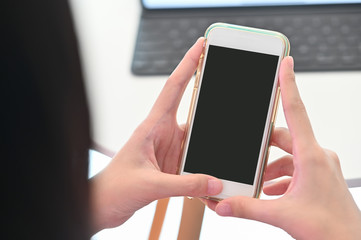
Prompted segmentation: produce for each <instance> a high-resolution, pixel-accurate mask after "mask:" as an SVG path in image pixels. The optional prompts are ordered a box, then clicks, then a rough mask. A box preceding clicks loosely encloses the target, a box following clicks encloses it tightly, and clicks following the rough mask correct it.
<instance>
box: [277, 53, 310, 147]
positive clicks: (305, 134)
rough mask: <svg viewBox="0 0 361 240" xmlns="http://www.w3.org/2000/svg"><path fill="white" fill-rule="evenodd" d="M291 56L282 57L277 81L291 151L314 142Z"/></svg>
mask: <svg viewBox="0 0 361 240" xmlns="http://www.w3.org/2000/svg"><path fill="white" fill-rule="evenodd" d="M293 65H294V63H293V58H292V57H286V58H285V59H283V61H282V63H281V68H280V75H279V82H280V87H281V97H282V104H283V111H284V114H285V118H286V121H287V125H288V128H289V130H290V133H291V136H292V140H293V145H294V147H293V151H297V149H300V148H301V149H305V148H308V147H309V146H310V144H312V143H315V142H316V140H315V137H314V134H313V130H312V126H311V123H310V120H309V118H308V115H307V111H306V108H305V106H304V104H303V102H302V99H301V97H300V94H299V91H298V88H297V85H296V80H295V73H294V71H293Z"/></svg>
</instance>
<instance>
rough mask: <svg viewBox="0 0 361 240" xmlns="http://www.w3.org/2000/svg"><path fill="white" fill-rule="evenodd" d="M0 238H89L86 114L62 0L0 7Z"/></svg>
mask: <svg viewBox="0 0 361 240" xmlns="http://www.w3.org/2000/svg"><path fill="white" fill-rule="evenodd" d="M0 9H1V10H0V11H1V12H2V13H1V14H0V18H1V21H0V24H1V25H0V79H1V85H0V86H1V87H0V89H1V94H0V95H1V97H0V102H1V103H0V104H1V105H0V106H1V108H0V109H1V124H0V128H1V132H0V134H1V143H0V144H1V151H0V154H1V155H0V156H1V157H0V158H1V170H2V173H1V185H2V188H1V196H2V201H1V202H2V211H1V214H0V216H1V218H2V221H1V222H2V229H3V231H2V232H1V235H0V236H1V238H2V239H62V240H63V239H89V237H90V233H89V198H88V195H89V190H88V180H87V174H88V149H89V145H90V133H89V128H90V127H89V126H90V124H89V114H88V109H87V105H86V96H85V91H84V87H83V82H82V72H81V67H80V61H79V56H78V49H77V41H76V37H75V33H74V27H73V24H72V19H71V14H70V10H69V6H68V4H67V1H64V0H50V1H49V0H37V1H17V0H2V2H1V3H0Z"/></svg>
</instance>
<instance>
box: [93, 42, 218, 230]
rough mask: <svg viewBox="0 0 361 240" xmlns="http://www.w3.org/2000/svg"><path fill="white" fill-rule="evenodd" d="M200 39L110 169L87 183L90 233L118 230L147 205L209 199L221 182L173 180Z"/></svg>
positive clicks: (203, 178) (201, 177)
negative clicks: (180, 117)
mask: <svg viewBox="0 0 361 240" xmlns="http://www.w3.org/2000/svg"><path fill="white" fill-rule="evenodd" d="M203 42H204V39H203V38H200V39H198V41H197V42H196V43H195V44H194V46H193V47H192V48H191V49H190V50H189V51H188V52H187V54H186V55H185V57H184V59H183V60H182V61H181V63H180V64H179V65H178V67H177V68H176V69H175V71H174V72H173V73H172V75H171V76H170V77H169V79H168V81H167V82H166V84H165V86H164V88H163V90H162V92H161V93H160V95H159V97H158V99H157V101H156V102H155V104H154V106H153V108H152V110H151V112H150V114H149V115H148V117H147V118H146V119H145V120H144V121H143V123H142V124H140V126H139V127H138V128H137V129H136V130H135V131H134V133H133V135H132V136H131V138H130V139H129V140H128V142H127V143H126V144H125V145H124V147H123V148H122V149H121V150H120V151H119V152H118V153H117V154H116V156H115V157H114V158H113V159H112V161H111V162H110V164H109V165H108V166H107V167H106V168H105V169H104V170H103V171H102V172H100V173H99V174H98V175H96V176H95V177H93V178H92V179H91V194H92V196H91V201H92V202H91V206H92V209H91V210H92V215H93V231H94V232H96V231H99V230H101V229H104V228H110V227H116V226H119V225H121V224H122V223H124V222H125V221H126V220H127V219H128V218H130V217H131V216H132V215H133V214H134V212H135V211H137V210H138V209H140V208H142V207H144V206H146V205H147V204H149V203H150V202H152V201H154V200H157V199H161V198H167V197H171V196H192V197H200V196H206V195H207V196H212V195H217V194H219V193H220V192H221V190H222V183H221V181H220V180H218V179H216V178H214V177H211V176H207V175H203V174H192V175H185V176H179V175H175V174H176V172H177V168H178V165H179V156H180V153H181V143H182V140H183V136H184V129H183V128H182V127H181V126H179V125H178V123H177V120H176V114H177V109H178V106H179V103H180V100H181V98H182V96H183V93H184V90H185V88H186V86H187V84H188V82H189V80H190V79H191V78H192V76H193V74H194V72H195V70H196V68H197V65H198V61H199V57H200V55H201V53H202V47H203Z"/></svg>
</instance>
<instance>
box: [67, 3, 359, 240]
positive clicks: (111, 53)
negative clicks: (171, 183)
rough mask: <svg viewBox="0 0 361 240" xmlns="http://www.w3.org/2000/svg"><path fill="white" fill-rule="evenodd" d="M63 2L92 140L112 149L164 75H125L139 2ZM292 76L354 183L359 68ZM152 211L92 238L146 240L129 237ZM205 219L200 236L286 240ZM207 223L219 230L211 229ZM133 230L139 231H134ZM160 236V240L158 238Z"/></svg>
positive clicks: (268, 230)
mask: <svg viewBox="0 0 361 240" xmlns="http://www.w3.org/2000/svg"><path fill="white" fill-rule="evenodd" d="M70 2H71V4H72V9H73V12H74V17H75V22H76V27H77V32H78V37H79V42H80V47H81V56H82V62H83V66H84V73H85V78H86V86H87V92H88V98H89V99H88V100H89V104H90V110H91V117H92V126H93V139H94V141H95V142H96V143H97V144H100V145H101V146H104V147H105V148H107V149H109V150H111V151H114V152H115V151H117V150H118V149H120V148H121V146H122V145H123V144H124V143H125V142H126V141H127V139H128V138H129V136H130V135H131V134H132V132H133V131H134V129H135V128H136V127H137V126H138V124H139V123H140V122H141V121H142V120H143V119H144V118H145V117H146V116H147V114H148V112H149V111H150V108H151V107H152V104H153V103H154V101H155V99H156V97H157V96H158V93H159V92H160V90H161V88H162V87H163V85H164V83H165V81H166V80H167V77H166V76H158V77H136V76H134V75H132V74H131V71H130V64H131V59H132V54H133V49H134V43H135V37H136V34H137V26H138V21H139V15H140V11H141V8H140V3H139V1H135V0H121V1H119V0H71V1H70ZM295 64H297V62H296V63H295ZM296 77H297V82H298V84H299V88H300V92H301V95H302V97H303V100H304V102H305V105H306V108H307V109H308V113H309V116H310V119H311V122H312V124H313V127H314V131H315V134H316V136H317V138H318V140H319V142H320V143H321V144H322V145H323V146H324V147H327V148H330V149H333V150H334V151H336V152H337V153H338V155H339V157H340V159H341V164H342V168H343V172H344V175H345V177H346V178H347V179H349V180H352V179H361V170H360V169H361V161H360V160H361V159H360V158H361V157H360V156H361V154H359V152H360V151H361V150H360V149H361V137H360V136H361V127H360V123H361V107H359V105H360V103H361V94H359V91H360V90H361V71H359V72H335V73H330V72H323V73H296ZM192 86H193V83H192V81H191V83H190V85H189V87H188V88H187V90H186V92H185V95H184V98H183V100H182V103H181V106H180V108H179V112H178V119H179V121H180V122H185V119H186V117H187V113H188V105H189V102H190V97H191V88H192ZM279 110H280V111H279V114H278V117H277V122H276V125H277V126H286V123H285V120H284V117H283V111H282V108H281V107H280V108H279ZM280 154H282V152H278V151H277V150H275V149H272V152H271V155H270V161H272V160H273V159H275V158H276V157H278V156H279V155H280ZM105 162H106V161H105ZM103 164H104V161H103ZM357 181H358V180H357ZM357 184H360V182H359V181H358V182H357ZM359 186H361V184H360V185H359ZM358 196H360V191H359V193H358ZM180 201H181V200H180V199H179V198H175V199H172V201H171V205H170V207H169V211H168V213H167V217H166V220H165V229H167V230H168V232H170V234H176V233H177V226H179V224H177V221H178V223H179V220H180V218H179V216H180V211H181V210H180V209H181V208H180V206H181V205H180V204H181V203H180ZM154 207H155V203H152V204H151V205H149V206H147V207H145V208H143V209H141V210H140V211H138V212H137V213H136V214H135V216H134V217H132V218H131V219H130V220H129V221H128V222H127V223H126V224H124V225H122V226H121V227H120V228H116V229H114V230H112V231H110V232H109V231H103V233H101V234H100V235H97V236H96V237H95V238H94V239H119V237H120V236H127V235H124V231H125V232H128V233H129V234H132V235H131V236H133V237H134V236H140V235H139V234H142V232H143V233H144V234H145V235H144V234H143V235H144V236H145V237H144V236H143V237H141V236H140V238H136V239H145V238H146V236H147V233H149V231H147V228H148V229H150V224H151V221H152V216H153V213H154ZM205 215H206V216H205V221H204V223H203V228H202V236H204V239H209V236H210V235H211V236H216V235H217V234H219V233H217V232H214V231H215V229H219V228H218V227H219V226H222V228H223V229H224V230H225V231H227V232H229V233H230V234H231V235H230V236H233V237H235V238H237V239H239V238H241V236H242V237H243V238H244V236H245V234H246V235H247V234H254V232H255V231H256V233H257V234H261V235H259V238H262V232H264V233H263V234H266V235H265V236H267V238H270V239H291V238H290V237H289V236H288V235H287V234H285V233H284V232H283V231H282V230H280V229H277V228H273V227H271V226H267V225H264V224H261V223H256V222H252V221H247V220H241V219H230V218H220V217H218V216H216V215H215V214H214V213H212V212H211V211H207V210H206V212H205ZM167 219H168V220H169V219H171V221H167ZM139 224H141V225H139ZM214 224H216V226H218V227H216V228H213V227H212V226H214ZM139 226H141V227H142V228H143V229H144V230H145V231H139V229H138V228H139ZM252 229H253V230H255V231H253V230H252ZM259 229H262V231H259ZM137 234H138V235H137ZM162 236H165V235H164V234H163V233H162ZM207 236H208V237H207ZM128 237H129V235H128ZM175 238H176V237H175V235H170V237H168V238H167V237H165V238H164V239H175ZM227 238H228V237H227ZM246 238H247V237H246ZM255 238H256V239H257V237H255ZM263 238H264V237H263Z"/></svg>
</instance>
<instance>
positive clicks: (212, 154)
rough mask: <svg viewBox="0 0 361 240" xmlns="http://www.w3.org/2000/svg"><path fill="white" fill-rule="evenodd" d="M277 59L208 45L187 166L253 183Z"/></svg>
mask: <svg viewBox="0 0 361 240" xmlns="http://www.w3.org/2000/svg"><path fill="white" fill-rule="evenodd" d="M278 59H279V56H274V55H269V54H263V53H256V52H249V51H244V50H238V49H231V48H225V47H219V46H213V45H210V46H209V50H208V56H207V59H206V60H205V61H206V62H205V64H206V65H205V69H204V75H203V80H202V85H201V89H200V93H199V98H198V104H197V108H196V112H195V116H194V122H193V128H192V132H191V136H190V141H189V146H188V152H187V156H186V161H185V166H184V171H185V172H189V173H204V174H209V175H212V176H215V177H217V178H221V179H225V180H230V181H235V182H240V183H245V184H250V185H253V181H254V177H255V172H256V168H257V162H258V158H259V154H260V149H261V143H262V137H263V132H264V130H265V124H266V119H267V114H268V109H269V105H270V102H271V95H272V89H273V85H274V79H275V74H276V69H277V64H278Z"/></svg>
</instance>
